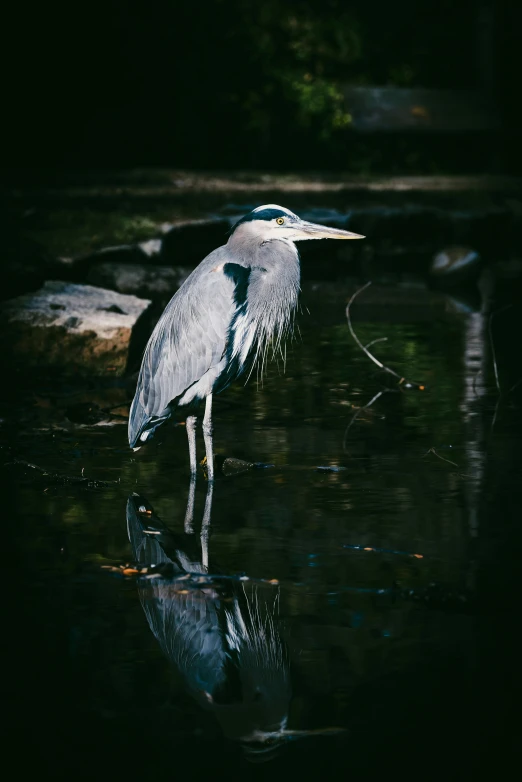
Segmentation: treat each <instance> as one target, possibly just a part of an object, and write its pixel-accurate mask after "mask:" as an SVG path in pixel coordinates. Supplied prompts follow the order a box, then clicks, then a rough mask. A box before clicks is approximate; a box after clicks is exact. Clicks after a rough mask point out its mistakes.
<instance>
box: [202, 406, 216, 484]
mask: <svg viewBox="0 0 522 782" xmlns="http://www.w3.org/2000/svg"><path fill="white" fill-rule="evenodd" d="M203 438H204V440H205V451H206V454H207V475H208V479H209V481H213V480H214V451H213V447H212V394H209V395H208V396H207V401H206V404H205V417H204V418H203Z"/></svg>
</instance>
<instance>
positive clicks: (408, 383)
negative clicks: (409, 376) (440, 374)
mask: <svg viewBox="0 0 522 782" xmlns="http://www.w3.org/2000/svg"><path fill="white" fill-rule="evenodd" d="M371 284H372V283H371V282H367V283H366V285H363V287H362V288H359V290H357V291H355V293H354V294H353V296H352V297H351V299H350V301H349V302H348V304H347V306H346V318H347V320H348V328H349V329H350V334H351V335H352V337H353V338H354V340H355V342H356V343H357V345H358V346H359V347H360V348H361V350H362V351H363V353H366V355H367V356H368V358H369V359H370V360H371V361H373V363H374V364H376V365H377V366H378V367H379V369H382V370H383V372H388V374H390V375H393V377H396V378H398V380H399V385H402V386H404V387H405V388H416V389H418V390H419V391H424V388H425V387H424V386H423V385H422V384H420V383H412V382H411V381H407V380H406V378H405V377H401V375H399V374H398V373H397V372H395V370H394V369H390V367H387V366H385V365H384V364H383V363H382V362H381V361H379V359H378V358H375V356H374V355H373V354H372V353H370V351H369V350H368V347H369V346H370V345H374V344H375V343H376V342H384V340H385V339H387V337H381V338H379V339H374V340H372V341H371V342H369V343H368V345H363V344H362V342H361V340H360V339H359V337H358V336H357V334H356V333H355V331H354V330H353V326H352V319H351V317H350V307H351V306H352V304H353V302H354V300H355V298H356V297H357V296H358V295H359V294H360V293H362V292H363V291H365V290H366V288H369V286H370V285H371Z"/></svg>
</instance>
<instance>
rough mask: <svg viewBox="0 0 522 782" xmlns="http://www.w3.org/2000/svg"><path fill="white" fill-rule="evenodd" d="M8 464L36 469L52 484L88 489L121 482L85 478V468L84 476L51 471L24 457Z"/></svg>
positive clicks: (35, 470)
mask: <svg viewBox="0 0 522 782" xmlns="http://www.w3.org/2000/svg"><path fill="white" fill-rule="evenodd" d="M7 464H16V465H20V466H21V467H25V468H28V469H30V470H34V472H35V473H36V474H38V475H40V476H41V478H43V479H45V482H46V483H50V484H52V485H59V486H69V485H77V486H84V487H86V488H88V489H104V488H106V487H107V486H112V485H114V484H116V483H119V481H99V480H95V479H93V478H85V477H84V476H83V471H84V469H85V468H82V477H79V476H77V475H64V474H63V473H59V472H50V471H49V470H46V469H45V468H44V467H40V466H39V465H38V464H32V462H26V461H25V460H24V459H13V461H12V462H8V463H7Z"/></svg>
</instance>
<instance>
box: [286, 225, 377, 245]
mask: <svg viewBox="0 0 522 782" xmlns="http://www.w3.org/2000/svg"><path fill="white" fill-rule="evenodd" d="M296 228H297V230H298V231H299V233H302V236H297V237H296V239H295V241H299V240H301V239H364V238H365V237H364V236H361V234H354V233H352V232H351V231H343V230H342V228H330V227H329V226H327V225H318V224H317V223H307V222H305V221H304V220H303V221H302V222H301V223H300V224H299V226H298V227H297V226H296Z"/></svg>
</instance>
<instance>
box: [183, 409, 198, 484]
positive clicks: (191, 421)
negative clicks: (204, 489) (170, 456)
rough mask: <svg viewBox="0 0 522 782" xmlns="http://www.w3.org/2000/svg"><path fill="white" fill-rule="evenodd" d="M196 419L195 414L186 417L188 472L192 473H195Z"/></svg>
mask: <svg viewBox="0 0 522 782" xmlns="http://www.w3.org/2000/svg"><path fill="white" fill-rule="evenodd" d="M197 420H198V419H197V418H196V416H195V415H189V416H188V417H187V423H186V426H187V437H188V444H189V458H190V472H191V473H192V475H195V474H196V469H197V465H196V421H197Z"/></svg>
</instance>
